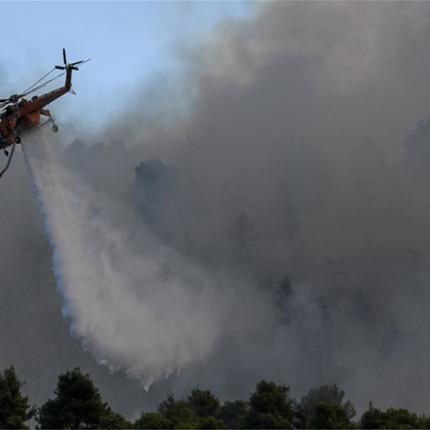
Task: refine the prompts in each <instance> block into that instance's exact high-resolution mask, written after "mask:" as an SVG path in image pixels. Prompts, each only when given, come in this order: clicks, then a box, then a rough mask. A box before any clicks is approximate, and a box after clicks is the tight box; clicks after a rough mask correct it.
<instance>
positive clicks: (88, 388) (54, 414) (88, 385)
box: [37, 368, 131, 429]
mask: <svg viewBox="0 0 430 430" xmlns="http://www.w3.org/2000/svg"><path fill="white" fill-rule="evenodd" d="M37 420H38V422H39V424H40V426H41V428H57V429H60V428H72V429H75V428H89V429H90V428H100V427H105V428H123V427H130V426H131V424H130V423H128V422H127V421H126V420H125V419H123V418H122V417H121V416H120V415H119V414H115V413H114V412H112V410H111V409H110V407H109V406H108V405H107V403H104V402H103V401H102V398H101V395H100V393H99V391H98V389H97V388H96V387H95V386H94V384H93V381H92V380H91V379H90V377H89V375H85V374H83V373H81V371H80V370H79V369H78V368H76V369H74V370H72V371H69V372H66V373H64V374H61V375H59V377H58V382H57V388H56V390H55V398H54V399H52V400H51V399H49V400H48V401H47V402H46V403H45V404H44V405H42V407H41V408H40V410H39V416H38V418H37Z"/></svg>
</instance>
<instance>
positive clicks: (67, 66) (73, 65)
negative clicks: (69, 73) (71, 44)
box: [55, 48, 91, 70]
mask: <svg viewBox="0 0 430 430" xmlns="http://www.w3.org/2000/svg"><path fill="white" fill-rule="evenodd" d="M90 60H91V58H87V59H86V60H80V61H75V62H74V63H70V64H69V63H67V56H66V50H65V49H64V48H63V62H64V66H55V68H56V69H58V70H79V69H78V67H76V66H77V65H78V64H84V63H86V62H87V61H90Z"/></svg>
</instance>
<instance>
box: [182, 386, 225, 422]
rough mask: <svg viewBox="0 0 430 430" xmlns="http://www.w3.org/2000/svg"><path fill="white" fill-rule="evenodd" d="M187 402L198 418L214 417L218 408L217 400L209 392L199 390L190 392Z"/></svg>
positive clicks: (195, 389)
mask: <svg viewBox="0 0 430 430" xmlns="http://www.w3.org/2000/svg"><path fill="white" fill-rule="evenodd" d="M187 402H188V405H189V406H190V408H191V409H192V410H193V412H194V413H195V414H196V415H197V416H198V417H210V416H216V415H217V413H218V410H219V407H220V404H219V400H218V399H217V398H216V397H215V396H214V395H213V394H212V393H211V392H210V391H209V390H200V389H199V388H194V389H193V390H192V391H191V394H190V395H189V396H188V397H187Z"/></svg>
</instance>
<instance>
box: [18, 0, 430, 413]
mask: <svg viewBox="0 0 430 430" xmlns="http://www.w3.org/2000/svg"><path fill="white" fill-rule="evenodd" d="M429 18H430V4H428V3H423V2H419V3H411V2H407V3H398V2H395V3H394V2H393V3H387V2H360V3H359V2H328V3H327V2H274V3H268V4H267V5H264V6H263V7H261V10H260V12H259V13H258V15H257V16H256V17H255V18H254V19H252V20H241V21H238V20H230V21H225V22H224V23H222V24H221V25H219V26H218V27H217V28H216V29H215V30H214V31H213V32H212V33H211V34H210V35H208V36H207V38H206V39H205V40H204V41H203V42H202V43H201V45H200V46H199V47H198V48H193V49H183V50H181V51H180V52H179V53H178V56H179V61H180V62H181V70H180V72H178V74H175V73H173V72H172V75H170V76H168V77H167V75H160V76H159V77H158V79H154V82H153V83H152V84H151V85H150V86H148V87H145V88H141V89H140V90H139V91H138V92H137V96H136V99H135V100H131V101H130V102H129V103H128V104H127V105H126V106H124V115H121V116H119V117H116V118H111V119H110V120H109V121H108V122H107V124H106V129H105V131H104V132H103V133H100V134H97V135H95V136H93V138H91V139H90V138H88V139H86V141H75V142H73V143H71V144H70V145H68V147H67V149H66V150H65V152H64V154H63V153H61V154H60V155H57V154H56V152H55V147H56V145H57V142H56V141H53V140H52V139H53V138H48V137H46V136H45V137H43V136H34V138H33V139H32V141H31V142H28V144H26V145H25V151H26V154H27V158H28V162H29V165H30V168H31V170H32V172H33V175H34V179H35V183H36V186H37V189H38V191H39V196H40V201H41V207H42V209H43V211H44V213H45V217H46V224H47V229H48V231H49V234H50V240H51V244H52V246H53V248H54V250H55V270H56V272H57V280H58V284H59V287H60V290H61V294H62V296H63V300H64V312H65V314H67V315H69V316H70V318H71V321H72V328H73V333H74V334H75V335H76V336H77V337H78V338H80V339H81V341H82V343H83V344H84V346H85V348H86V349H88V350H89V351H91V352H92V353H93V354H94V355H95V356H96V357H97V359H98V360H99V361H100V362H105V363H106V364H108V365H109V366H110V367H111V368H114V369H118V368H119V369H125V370H126V371H127V372H128V373H129V374H130V375H132V376H133V377H136V378H138V379H141V380H142V381H143V382H144V383H146V384H148V383H151V382H153V381H156V380H158V379H159V378H160V377H162V376H166V375H170V377H168V380H167V383H168V385H169V387H171V388H172V389H173V390H174V391H175V392H177V393H183V392H184V391H185V390H187V389H189V387H190V386H192V385H195V384H200V385H205V386H209V387H210V388H212V389H214V390H215V392H217V393H218V394H220V395H221V396H223V397H224V398H228V397H234V396H246V395H247V394H248V393H249V391H250V390H251V389H252V387H253V386H254V384H255V382H256V380H258V379H259V378H271V379H275V380H276V381H279V382H282V383H286V384H291V385H292V387H293V388H294V389H295V390H296V391H295V393H299V394H300V393H303V392H304V391H305V390H306V389H308V388H309V387H310V386H315V385H317V384H320V383H332V382H336V383H338V384H340V385H341V386H342V387H343V388H344V389H345V390H346V392H347V394H348V396H349V397H350V398H351V400H352V401H354V402H355V403H356V404H357V405H358V406H359V407H363V406H365V405H366V403H367V402H368V401H369V400H374V401H376V402H377V404H378V406H379V405H380V406H381V407H387V406H394V405H399V406H400V405H401V406H404V407H409V408H413V409H416V410H418V411H427V412H428V410H427V409H426V408H428V405H427V403H426V396H427V393H428V389H427V387H428V385H429V382H430V381H429V377H428V376H427V375H429V374H430V373H429V372H428V363H429V360H428V359H429V356H430V343H429V340H428V336H427V327H428V325H429V323H430V321H429V313H428V309H427V308H428V305H427V304H428V300H429V298H430V297H429V292H428V288H427V284H428V281H429V277H430V270H429V269H430V264H429V263H430V241H429V238H428V234H427V230H428V219H429V216H430V200H429V197H428V195H429V193H428V190H427V184H428V183H429V180H430V175H429V173H428V172H429V171H430V169H429V168H428V166H429V164H430V150H429V149H428V148H429V144H428V142H429V141H430V125H429V124H430V123H429V122H428V121H427V120H426V118H427V117H428V112H429V109H430V92H428V90H427V80H428V71H429V70H430V59H429V56H428V46H429V42H430V25H429V22H430V19H429ZM421 120H422V121H421ZM178 370H181V372H180V375H177V374H176V372H177V371H178ZM156 386H157V384H155V387H156ZM411 391H412V392H411Z"/></svg>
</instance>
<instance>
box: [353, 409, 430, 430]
mask: <svg viewBox="0 0 430 430" xmlns="http://www.w3.org/2000/svg"><path fill="white" fill-rule="evenodd" d="M429 424H430V422H429V419H428V418H427V417H425V416H423V417H419V416H418V415H417V414H415V413H414V412H410V411H408V410H407V409H395V408H390V409H387V410H386V411H385V412H384V411H381V410H380V409H378V408H375V407H374V406H373V404H372V403H369V409H368V410H367V411H365V412H364V413H363V415H362V416H361V419H360V427H361V428H364V429H370V428H372V429H413V428H429Z"/></svg>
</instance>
